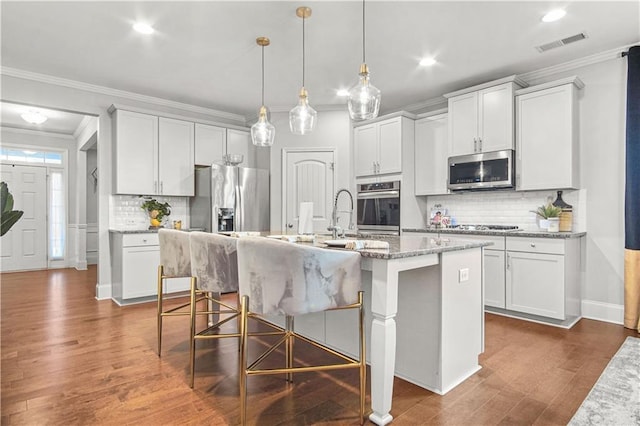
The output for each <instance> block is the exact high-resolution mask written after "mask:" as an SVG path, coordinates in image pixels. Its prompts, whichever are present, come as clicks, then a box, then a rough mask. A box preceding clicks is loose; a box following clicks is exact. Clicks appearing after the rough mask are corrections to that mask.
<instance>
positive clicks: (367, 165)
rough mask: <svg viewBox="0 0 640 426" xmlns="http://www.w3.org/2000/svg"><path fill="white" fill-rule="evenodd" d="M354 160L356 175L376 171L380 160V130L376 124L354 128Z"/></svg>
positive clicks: (365, 174) (369, 173)
mask: <svg viewBox="0 0 640 426" xmlns="http://www.w3.org/2000/svg"><path fill="white" fill-rule="evenodd" d="M353 144H354V157H355V159H354V161H355V165H354V167H355V171H356V176H367V175H373V174H375V173H376V170H377V167H376V162H377V161H378V130H377V126H376V125H375V124H368V125H366V126H361V127H356V128H355V129H353Z"/></svg>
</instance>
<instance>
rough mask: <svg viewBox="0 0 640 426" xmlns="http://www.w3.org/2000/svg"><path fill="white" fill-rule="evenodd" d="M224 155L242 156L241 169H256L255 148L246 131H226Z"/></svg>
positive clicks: (249, 133)
mask: <svg viewBox="0 0 640 426" xmlns="http://www.w3.org/2000/svg"><path fill="white" fill-rule="evenodd" d="M226 153H227V154H242V155H243V156H244V160H243V161H242V164H240V166H242V167H256V147H255V146H254V145H253V143H252V142H251V132H249V131H247V130H238V129H227V150H226Z"/></svg>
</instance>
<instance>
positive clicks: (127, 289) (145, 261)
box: [122, 246, 160, 299]
mask: <svg viewBox="0 0 640 426" xmlns="http://www.w3.org/2000/svg"><path fill="white" fill-rule="evenodd" d="M159 264H160V247H159V246H151V247H125V248H123V249H122V298H123V299H131V298H133V297H145V296H153V295H155V294H157V292H158V265H159Z"/></svg>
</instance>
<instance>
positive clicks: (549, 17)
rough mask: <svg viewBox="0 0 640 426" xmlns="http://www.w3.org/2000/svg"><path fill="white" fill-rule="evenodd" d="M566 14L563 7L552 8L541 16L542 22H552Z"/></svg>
mask: <svg viewBox="0 0 640 426" xmlns="http://www.w3.org/2000/svg"><path fill="white" fill-rule="evenodd" d="M566 14H567V12H566V11H565V10H564V9H554V10H552V11H550V12H547V14H546V15H544V16H543V17H542V22H554V21H557V20H558V19H562V18H563V17H564V15H566Z"/></svg>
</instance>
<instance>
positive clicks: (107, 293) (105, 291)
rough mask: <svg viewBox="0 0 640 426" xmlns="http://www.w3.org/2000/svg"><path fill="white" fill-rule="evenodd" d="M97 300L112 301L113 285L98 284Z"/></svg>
mask: <svg viewBox="0 0 640 426" xmlns="http://www.w3.org/2000/svg"><path fill="white" fill-rule="evenodd" d="M96 299H98V300H106V299H111V284H100V283H97V284H96Z"/></svg>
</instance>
